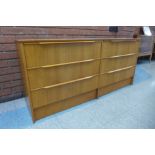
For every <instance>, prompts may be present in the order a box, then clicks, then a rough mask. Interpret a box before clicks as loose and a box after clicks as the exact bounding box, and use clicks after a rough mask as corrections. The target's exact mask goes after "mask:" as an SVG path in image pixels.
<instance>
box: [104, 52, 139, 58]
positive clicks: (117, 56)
mask: <svg viewBox="0 0 155 155" xmlns="http://www.w3.org/2000/svg"><path fill="white" fill-rule="evenodd" d="M132 55H136V53H131V54H125V55H116V56H112V57H105V59H114V58H121V57H127V56H132ZM103 59H104V58H103Z"/></svg>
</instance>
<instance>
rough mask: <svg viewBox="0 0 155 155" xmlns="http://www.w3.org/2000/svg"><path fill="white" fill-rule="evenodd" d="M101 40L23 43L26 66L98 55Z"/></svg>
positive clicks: (71, 60) (92, 57)
mask: <svg viewBox="0 0 155 155" xmlns="http://www.w3.org/2000/svg"><path fill="white" fill-rule="evenodd" d="M100 48H101V42H95V41H70V42H66V41H61V42H59V41H58V42H40V43H26V44H24V52H25V57H26V62H27V63H26V64H27V68H33V67H40V66H44V65H53V64H60V63H67V62H75V61H82V60H89V59H98V58H99V57H100Z"/></svg>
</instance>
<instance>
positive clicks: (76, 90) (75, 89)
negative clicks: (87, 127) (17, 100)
mask: <svg viewBox="0 0 155 155" xmlns="http://www.w3.org/2000/svg"><path fill="white" fill-rule="evenodd" d="M97 84H98V76H97V75H96V76H91V77H87V78H84V79H81V80H79V81H73V82H70V83H67V84H59V85H56V86H53V87H44V88H42V89H40V90H36V91H32V101H33V107H34V108H38V107H41V106H44V105H47V104H50V103H53V102H57V101H60V100H64V99H67V98H70V97H73V96H76V95H79V94H82V93H86V92H89V91H91V90H95V89H97Z"/></svg>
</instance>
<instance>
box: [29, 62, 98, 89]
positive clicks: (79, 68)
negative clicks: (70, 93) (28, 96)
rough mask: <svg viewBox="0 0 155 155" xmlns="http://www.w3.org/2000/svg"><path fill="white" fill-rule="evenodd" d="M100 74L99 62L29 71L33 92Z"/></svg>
mask: <svg viewBox="0 0 155 155" xmlns="http://www.w3.org/2000/svg"><path fill="white" fill-rule="evenodd" d="M96 74H99V60H95V61H90V62H84V63H77V64H72V65H64V66H55V67H49V68H39V69H32V70H28V76H29V82H30V87H31V90H33V89H37V88H41V87H44V86H48V85H53V84H58V83H62V82H67V81H71V80H76V79H79V78H84V77H87V76H91V75H96Z"/></svg>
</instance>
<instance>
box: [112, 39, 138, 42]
mask: <svg viewBox="0 0 155 155" xmlns="http://www.w3.org/2000/svg"><path fill="white" fill-rule="evenodd" d="M134 41H137V40H136V39H118V40H111V42H134Z"/></svg>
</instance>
